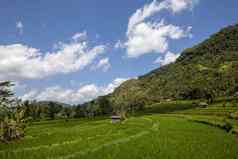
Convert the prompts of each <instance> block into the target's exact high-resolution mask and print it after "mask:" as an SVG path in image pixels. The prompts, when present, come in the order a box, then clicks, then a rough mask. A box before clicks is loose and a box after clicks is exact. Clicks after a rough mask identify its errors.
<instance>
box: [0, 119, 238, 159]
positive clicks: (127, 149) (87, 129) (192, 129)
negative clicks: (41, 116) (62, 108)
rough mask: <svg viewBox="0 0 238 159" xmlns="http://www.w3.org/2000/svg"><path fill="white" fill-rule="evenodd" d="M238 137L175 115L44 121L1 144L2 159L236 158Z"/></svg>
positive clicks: (0, 156)
mask: <svg viewBox="0 0 238 159" xmlns="http://www.w3.org/2000/svg"><path fill="white" fill-rule="evenodd" d="M237 152H238V139H237V138H236V137H235V136H233V135H231V134H230V133H227V132H226V131H224V130H222V129H219V128H216V127H212V126H210V125H206V124H202V123H196V122H193V121H191V120H188V119H186V118H182V117H174V116H173V115H159V114H157V115H156V114H155V115H145V116H139V117H131V118H128V119H127V120H125V121H123V123H121V124H119V123H118V124H112V123H111V122H110V120H109V119H98V120H86V119H82V120H70V121H68V122H65V121H64V122H62V121H44V122H38V123H33V124H32V125H31V126H28V127H27V130H26V137H25V138H24V139H23V140H22V141H16V142H14V143H12V144H0V158H1V159H43V158H44V159H46V158H49V159H71V158H72V159H80V158H84V159H96V158H97V159H111V158H115V159H126V158H128V159H129V158H135V159H140V158H143V159H157V158H163V159H165V158H178V159H179V158H181V159H191V158H193V159H202V158H206V159H208V158H215V159H225V158H227V159H236V158H238V155H237Z"/></svg>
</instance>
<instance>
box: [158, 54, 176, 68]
mask: <svg viewBox="0 0 238 159" xmlns="http://www.w3.org/2000/svg"><path fill="white" fill-rule="evenodd" d="M179 56H180V55H179V54H175V53H172V52H167V53H166V54H165V55H164V57H163V58H162V57H159V58H157V59H156V60H155V62H154V63H156V64H157V63H158V64H160V65H161V66H164V65H167V64H170V63H172V62H174V61H176V59H177V58H178V57H179Z"/></svg>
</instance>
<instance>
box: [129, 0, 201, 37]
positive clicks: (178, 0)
mask: <svg viewBox="0 0 238 159" xmlns="http://www.w3.org/2000/svg"><path fill="white" fill-rule="evenodd" d="M198 2H199V1H198V0H164V1H162V2H159V1H157V0H153V1H152V2H151V3H150V4H146V5H145V6H144V7H143V8H139V9H137V10H136V12H135V13H134V14H133V15H132V16H131V17H130V19H129V23H128V31H127V34H130V32H131V31H132V30H133V29H134V27H135V26H136V25H137V24H139V23H141V22H143V21H144V20H146V19H147V18H149V17H151V16H153V15H154V14H156V13H158V12H160V11H161V10H164V9H167V10H171V11H172V12H174V13H177V12H180V11H183V10H186V9H192V8H193V7H194V5H196V4H197V3H198Z"/></svg>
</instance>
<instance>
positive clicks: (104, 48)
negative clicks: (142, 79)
mask: <svg viewBox="0 0 238 159" xmlns="http://www.w3.org/2000/svg"><path fill="white" fill-rule="evenodd" d="M237 8H238V1H237V0H229V1H217V0H136V1H128V0H120V1H115V0H114V1H112V0H103V1H98V0H67V1H66V0H61V1H58V0H50V1H49V0H38V1H27V2H25V3H23V1H21V0H0V25H1V28H0V81H5V80H11V81H14V83H15V86H14V91H15V93H16V95H17V96H18V97H20V98H22V99H23V100H26V99H35V100H53V101H59V102H65V103H69V104H79V103H84V102H87V101H90V100H92V99H94V98H96V97H97V96H101V95H106V94H109V93H111V92H112V91H113V90H114V89H115V88H117V87H118V86H119V85H120V84H121V83H123V82H124V81H126V80H128V79H132V78H136V77H138V76H140V75H143V74H145V73H148V72H150V71H151V70H153V69H156V68H159V67H161V66H163V65H167V64H169V63H171V62H174V61H175V60H176V58H178V57H179V55H180V54H181V52H182V51H183V50H184V49H185V48H189V47H192V46H193V45H195V44H197V43H199V42H202V41H203V40H205V39H207V38H208V37H209V36H210V35H212V34H213V33H215V32H217V31H219V30H220V29H221V28H223V27H226V26H228V25H232V24H236V23H238V16H237V13H238V12H237Z"/></svg>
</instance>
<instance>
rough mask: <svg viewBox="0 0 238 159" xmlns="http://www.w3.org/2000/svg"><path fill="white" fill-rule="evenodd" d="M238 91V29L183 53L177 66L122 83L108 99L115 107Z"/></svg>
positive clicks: (226, 29)
mask: <svg viewBox="0 0 238 159" xmlns="http://www.w3.org/2000/svg"><path fill="white" fill-rule="evenodd" d="M237 91H238V25H233V26H229V27H227V28H224V29H222V30H221V31H219V32H218V33H216V34H214V35H212V36H211V37H210V38H209V39H207V40H205V41H204V42H202V43H200V44H198V45H196V46H194V47H192V48H188V49H186V50H184V51H183V52H182V54H181V56H180V57H179V58H178V59H177V61H176V62H175V63H172V64H169V65H166V66H163V67H161V68H158V69H156V70H153V71H152V72H150V73H148V74H146V75H144V76H140V77H139V78H138V79H132V80H129V81H127V82H125V83H123V84H122V85H121V86H120V87H119V88H118V89H116V90H115V91H114V93H113V94H111V95H109V96H108V99H109V100H110V101H111V102H112V103H114V105H117V104H119V105H120V104H122V105H131V104H132V105H133V104H145V103H154V102H158V101H161V100H167V99H198V98H207V97H212V98H214V97H220V96H228V95H234V94H235V93H236V92H237Z"/></svg>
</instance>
